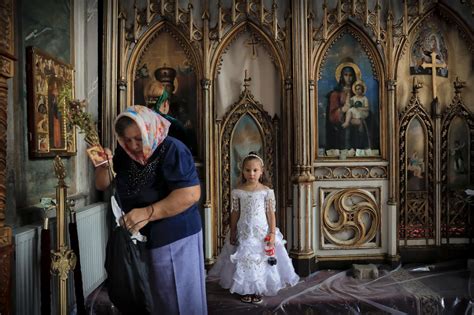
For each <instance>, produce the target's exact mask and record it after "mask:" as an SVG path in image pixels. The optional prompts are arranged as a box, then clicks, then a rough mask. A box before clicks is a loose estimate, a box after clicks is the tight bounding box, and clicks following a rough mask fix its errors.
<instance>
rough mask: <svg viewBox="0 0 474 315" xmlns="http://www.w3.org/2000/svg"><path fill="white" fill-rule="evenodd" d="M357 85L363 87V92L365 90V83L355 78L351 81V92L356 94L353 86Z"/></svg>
mask: <svg viewBox="0 0 474 315" xmlns="http://www.w3.org/2000/svg"><path fill="white" fill-rule="evenodd" d="M358 85H362V86H363V87H364V94H365V93H366V92H367V85H365V83H364V81H362V80H357V81H355V82H354V83H352V93H354V94H356V91H355V87H356V86H358Z"/></svg>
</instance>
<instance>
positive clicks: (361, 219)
mask: <svg viewBox="0 0 474 315" xmlns="http://www.w3.org/2000/svg"><path fill="white" fill-rule="evenodd" d="M379 228H380V208H379V205H378V204H377V201H376V200H375V198H374V197H373V195H372V194H371V193H370V192H368V191H365V190H363V189H343V190H338V191H336V192H333V193H331V194H329V195H328V197H327V198H326V200H325V202H324V204H323V208H322V233H323V236H324V237H325V238H327V239H328V240H329V241H330V242H331V243H332V244H334V245H338V246H343V247H357V246H360V245H363V244H365V243H368V242H371V241H372V240H373V239H374V237H375V236H376V234H377V231H378V230H379ZM342 232H352V233H353V234H352V237H350V238H348V239H343V238H341V237H338V234H340V233H342Z"/></svg>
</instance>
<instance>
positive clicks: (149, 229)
mask: <svg viewBox="0 0 474 315" xmlns="http://www.w3.org/2000/svg"><path fill="white" fill-rule="evenodd" d="M113 162H114V171H115V172H116V173H117V175H116V177H115V180H116V197H118V198H117V199H118V202H119V205H120V207H121V208H122V210H123V211H124V212H125V213H127V212H129V211H130V210H132V209H134V208H142V207H146V206H149V205H150V204H152V203H155V202H157V201H160V200H162V199H164V198H165V197H167V196H168V195H169V194H170V193H171V192H172V191H173V190H175V189H179V188H185V187H191V186H195V185H199V178H198V175H197V172H196V168H195V166H194V160H193V157H192V154H191V152H190V151H189V149H188V148H187V147H186V145H184V144H183V143H182V142H181V141H179V140H177V139H175V138H173V137H170V136H168V137H166V138H165V140H164V141H163V142H162V143H161V144H160V145H159V146H158V148H157V149H156V150H155V152H154V153H153V155H152V156H151V157H150V158H149V159H148V162H147V164H146V165H141V164H139V163H137V162H135V161H134V160H132V159H131V158H130V157H129V156H128V154H127V153H126V152H125V150H124V149H123V148H122V147H121V146H120V145H118V146H117V149H116V150H115V154H114V160H113ZM200 230H201V217H200V215H199V210H198V207H197V204H194V205H192V206H191V207H190V208H188V209H187V210H185V211H183V212H181V213H180V214H178V215H175V216H173V217H169V218H165V219H161V220H156V221H152V222H150V223H148V224H147V225H146V226H145V227H144V228H142V229H141V230H140V232H141V233H143V234H144V235H145V236H146V237H147V238H148V241H147V247H148V248H156V247H161V246H164V245H167V244H170V243H173V242H175V241H177V240H180V239H182V238H185V237H187V236H190V235H193V234H195V233H197V232H199V231H200Z"/></svg>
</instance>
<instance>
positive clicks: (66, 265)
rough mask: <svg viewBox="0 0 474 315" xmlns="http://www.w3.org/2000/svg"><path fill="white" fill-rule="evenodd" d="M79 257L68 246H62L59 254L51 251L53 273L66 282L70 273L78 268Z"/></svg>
mask: <svg viewBox="0 0 474 315" xmlns="http://www.w3.org/2000/svg"><path fill="white" fill-rule="evenodd" d="M76 261H77V257H76V254H74V251H72V250H71V249H68V248H67V246H61V248H60V250H59V251H57V252H54V251H51V273H52V274H54V275H57V276H59V278H60V279H61V280H62V281H66V280H67V278H68V274H69V271H71V270H74V268H75V267H76Z"/></svg>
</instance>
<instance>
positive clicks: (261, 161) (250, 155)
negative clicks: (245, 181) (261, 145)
mask: <svg viewBox="0 0 474 315" xmlns="http://www.w3.org/2000/svg"><path fill="white" fill-rule="evenodd" d="M251 158H253V159H258V160H259V161H260V163H262V167H263V166H264V165H265V163H263V159H262V158H261V157H259V156H258V155H256V154H253V153H249V154H247V156H246V157H244V160H243V161H244V162H245V161H247V159H251Z"/></svg>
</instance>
